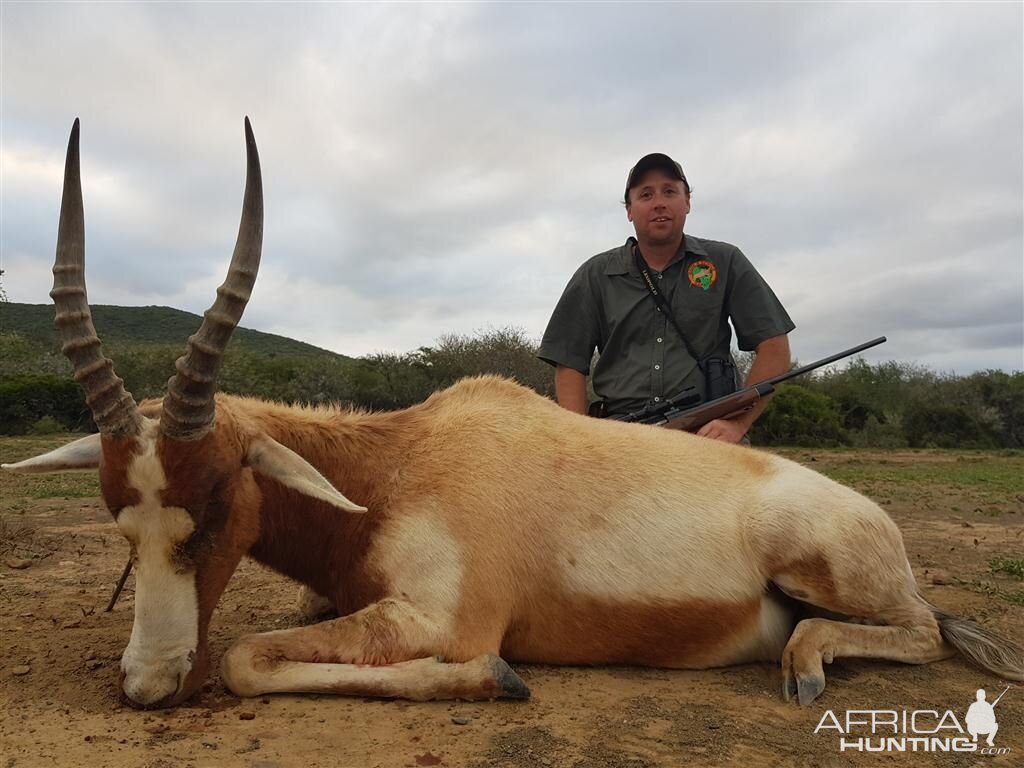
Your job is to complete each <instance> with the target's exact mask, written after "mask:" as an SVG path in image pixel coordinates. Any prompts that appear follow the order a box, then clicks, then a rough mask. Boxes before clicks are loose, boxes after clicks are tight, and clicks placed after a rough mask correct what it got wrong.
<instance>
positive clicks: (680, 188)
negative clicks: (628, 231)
mask: <svg viewBox="0 0 1024 768" xmlns="http://www.w3.org/2000/svg"><path fill="white" fill-rule="evenodd" d="M689 212H690V196H689V194H687V192H686V186H685V185H684V184H683V182H681V181H680V180H679V179H676V178H673V177H672V176H671V175H669V174H668V173H667V172H666V171H663V170H661V169H660V168H654V169H652V170H650V171H648V172H647V173H645V174H644V175H643V176H641V177H640V181H639V183H638V184H637V185H636V186H634V187H631V188H630V190H629V200H628V201H627V204H626V216H627V217H628V218H629V220H630V221H631V222H633V228H634V229H635V230H636V239H637V240H638V241H639V242H640V244H641V245H645V244H649V245H670V244H672V243H678V242H679V241H680V240H681V239H682V236H683V225H684V224H685V223H686V214H688V213H689Z"/></svg>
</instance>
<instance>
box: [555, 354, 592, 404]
mask: <svg viewBox="0 0 1024 768" xmlns="http://www.w3.org/2000/svg"><path fill="white" fill-rule="evenodd" d="M555 398H556V399H557V400H558V404H559V405H560V406H562V407H563V408H565V409H567V410H570V411H574V412H576V413H586V412H587V377H586V376H584V375H583V374H582V373H580V372H579V371H577V370H576V369H575V368H566V367H564V366H558V367H557V368H556V369H555Z"/></svg>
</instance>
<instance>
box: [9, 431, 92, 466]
mask: <svg viewBox="0 0 1024 768" xmlns="http://www.w3.org/2000/svg"><path fill="white" fill-rule="evenodd" d="M102 455H103V447H102V446H101V445H100V436H99V433H97V434H95V435H88V436H86V437H83V438H80V439H78V440H75V441H74V442H71V443H68V444H67V445H62V446H61V447H60V448H56V449H54V450H52V451H50V452H49V453H44V454H43V455H42V456H36V457H34V458H31V459H25V460H24V461H19V462H17V463H16V464H2V465H0V466H2V467H3V468H4V469H9V470H11V471H12V472H25V473H29V472H34V473H42V472H70V471H73V470H76V469H97V468H99V466H100V457H101V456H102Z"/></svg>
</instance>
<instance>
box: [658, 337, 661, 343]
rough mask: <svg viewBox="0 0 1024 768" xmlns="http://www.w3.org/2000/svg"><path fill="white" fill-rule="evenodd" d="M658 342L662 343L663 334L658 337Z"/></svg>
mask: <svg viewBox="0 0 1024 768" xmlns="http://www.w3.org/2000/svg"><path fill="white" fill-rule="evenodd" d="M658 343H659V344H661V336H659V337H658Z"/></svg>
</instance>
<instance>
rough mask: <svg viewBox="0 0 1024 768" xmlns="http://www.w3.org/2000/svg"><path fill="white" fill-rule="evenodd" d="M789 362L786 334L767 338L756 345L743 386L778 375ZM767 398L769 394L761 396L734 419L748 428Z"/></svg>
mask: <svg viewBox="0 0 1024 768" xmlns="http://www.w3.org/2000/svg"><path fill="white" fill-rule="evenodd" d="M791 364H792V359H791V358H790V353H789V338H788V337H786V336H776V337H774V338H771V339H767V340H765V341H763V342H761V343H760V344H758V345H757V350H756V352H755V356H754V364H753V365H751V366H750V373H749V374H747V381H746V384H745V386H747V387H751V386H753V385H754V384H759V383H760V382H762V381H764V380H765V379H770V378H772V377H773V376H780V375H782V374H783V373H786V372H787V371H788V370H789V367H790V365H791ZM769 400H771V396H770V395H769V396H767V397H762V398H761V399H760V400H758V403H757V405H755V406H754V407H753V408H751V409H750V410H749V411H745V412H744V413H742V414H740V415H739V416H737V417H736V421H739V422H741V423H742V424H743V425H744V426H746V427H747V428H748V429H749V428H750V426H751V425H753V423H754V422H755V421H757V419H758V417H759V416H760V415H761V414H762V413H763V412H764V409H765V408H767V407H768V401H769Z"/></svg>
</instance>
